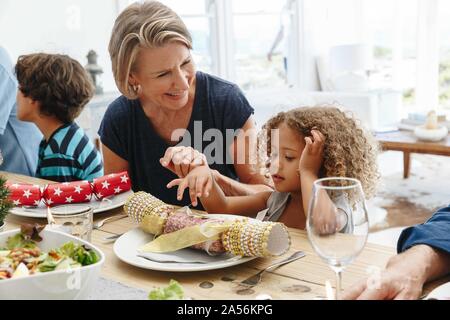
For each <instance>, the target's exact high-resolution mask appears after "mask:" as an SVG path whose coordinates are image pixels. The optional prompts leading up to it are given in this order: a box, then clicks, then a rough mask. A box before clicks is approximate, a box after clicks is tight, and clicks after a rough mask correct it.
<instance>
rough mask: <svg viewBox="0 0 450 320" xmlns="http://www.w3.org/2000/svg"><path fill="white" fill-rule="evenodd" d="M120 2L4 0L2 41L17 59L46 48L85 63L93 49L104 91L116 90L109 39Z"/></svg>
mask: <svg viewBox="0 0 450 320" xmlns="http://www.w3.org/2000/svg"><path fill="white" fill-rule="evenodd" d="M118 6H120V1H119V2H118V1H116V0H95V1H91V0H76V1H75V0H38V1H36V0H1V1H0V45H1V46H3V47H4V48H6V50H8V52H9V54H10V55H11V57H12V58H13V59H14V60H16V59H17V57H18V56H19V55H21V54H27V53H33V52H41V51H44V52H51V53H64V54H68V55H70V56H71V57H73V58H75V59H77V60H78V61H79V62H80V63H81V64H82V65H83V66H84V65H86V64H87V59H86V55H87V53H88V51H89V50H90V49H93V50H95V51H96V52H97V54H98V55H99V58H98V64H99V65H100V66H101V67H102V68H103V71H104V74H103V75H102V76H101V77H100V81H101V82H102V83H103V87H104V89H105V91H111V90H115V88H116V86H115V83H114V79H113V76H112V71H111V63H110V59H109V54H108V42H109V38H110V33H111V29H112V26H113V23H114V20H115V17H116V16H117V10H118Z"/></svg>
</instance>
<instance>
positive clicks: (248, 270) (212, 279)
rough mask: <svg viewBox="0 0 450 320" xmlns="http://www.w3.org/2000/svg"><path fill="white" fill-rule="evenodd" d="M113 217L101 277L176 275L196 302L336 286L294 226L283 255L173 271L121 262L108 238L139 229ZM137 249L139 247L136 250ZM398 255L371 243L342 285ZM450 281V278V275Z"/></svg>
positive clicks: (139, 281) (147, 279) (160, 278)
mask: <svg viewBox="0 0 450 320" xmlns="http://www.w3.org/2000/svg"><path fill="white" fill-rule="evenodd" d="M0 175H2V176H4V177H5V178H6V179H7V180H8V181H10V182H13V183H28V184H38V185H45V184H48V183H49V181H46V180H43V179H38V178H34V177H28V176H23V175H18V174H12V173H6V172H0ZM112 216H118V217H119V216H122V217H121V218H118V219H116V220H112V221H110V222H107V223H105V224H104V225H103V226H102V227H101V228H100V229H96V230H93V231H92V240H91V242H92V244H93V245H95V246H96V247H97V248H99V249H100V250H102V251H103V253H104V254H105V256H106V260H105V263H104V265H103V267H102V270H101V276H102V277H103V278H105V279H111V280H114V281H116V282H119V283H121V284H123V285H125V286H128V287H132V288H136V289H140V290H144V291H148V292H150V291H152V290H154V289H155V288H159V287H165V286H167V285H168V284H169V282H170V280H171V279H174V280H176V281H178V282H179V283H180V284H181V286H182V287H183V290H184V293H185V296H187V297H189V298H191V299H195V300H208V299H212V300H252V299H258V297H262V296H264V297H269V298H271V299H280V300H281V299H282V300H292V299H296V300H303V299H306V300H315V299H328V298H331V296H330V289H331V286H333V287H334V284H335V274H334V272H333V271H332V270H331V268H330V267H329V266H328V265H327V264H326V263H325V262H324V261H323V260H322V259H321V258H320V257H319V256H318V255H317V254H316V253H315V251H314V250H313V248H312V247H311V245H310V242H309V240H308V236H307V232H306V231H304V230H299V229H294V228H289V229H288V231H289V234H290V237H291V246H290V249H289V251H288V252H287V253H286V254H284V255H283V256H281V257H271V258H257V259H253V260H251V261H248V262H245V263H243V264H239V265H235V266H231V267H227V268H220V269H214V270H206V271H195V272H167V271H157V270H152V269H146V268H140V267H135V266H133V265H130V264H128V263H125V262H123V261H121V260H120V259H119V258H118V257H117V256H116V255H115V253H114V250H113V246H114V241H111V240H106V238H108V237H111V236H114V235H121V234H124V233H126V232H127V231H129V230H131V229H134V228H137V227H138V225H137V223H135V222H134V221H132V220H131V219H130V218H129V217H127V216H126V215H124V209H123V206H121V207H118V208H116V209H112V210H109V211H107V212H102V213H96V214H94V223H95V222H96V221H99V220H102V219H105V218H107V217H112ZM5 222H6V227H5V230H11V229H17V228H19V227H20V225H21V224H24V223H32V224H33V223H39V224H46V223H47V221H46V219H42V218H32V217H24V216H19V215H16V214H9V215H8V216H7V217H6V219H5ZM131 249H134V248H130V250H131ZM299 250H301V251H303V252H304V253H305V257H303V258H301V259H298V260H296V261H294V262H292V263H289V264H286V265H284V266H281V267H279V268H277V269H275V270H273V271H268V272H266V273H265V274H264V275H263V277H262V279H261V281H260V283H259V284H257V285H255V286H252V287H250V286H249V287H243V286H242V285H240V282H241V281H242V280H244V279H246V278H248V277H249V276H251V275H253V274H255V273H257V272H258V271H260V270H262V269H264V268H266V267H267V266H269V265H270V264H271V263H273V262H274V261H277V260H279V259H283V258H286V257H288V256H289V255H290V254H292V253H293V252H295V251H299ZM394 254H396V251H395V248H392V247H387V246H382V245H378V244H373V243H366V245H365V247H364V249H363V250H362V252H361V253H360V254H359V255H358V257H356V259H355V260H354V261H353V262H351V263H350V264H349V265H348V266H347V267H346V268H345V269H344V272H343V274H342V288H343V289H345V288H348V287H349V286H351V285H352V284H354V283H356V282H358V281H360V280H362V279H364V278H366V277H368V275H369V274H370V273H372V272H377V271H381V270H382V268H384V267H385V265H386V263H387V261H388V260H389V258H390V257H392V256H393V255H394ZM447 280H448V279H447ZM441 283H442V280H441V281H435V282H432V283H429V284H427V285H426V286H425V288H424V295H425V294H426V293H427V292H429V291H430V290H432V289H433V288H434V287H436V286H437V285H439V284H441Z"/></svg>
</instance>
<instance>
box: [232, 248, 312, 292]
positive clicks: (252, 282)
mask: <svg viewBox="0 0 450 320" xmlns="http://www.w3.org/2000/svg"><path fill="white" fill-rule="evenodd" d="M304 256H305V253H304V252H303V251H297V252H294V253H293V254H292V255H291V256H290V257H288V258H286V259H284V260H281V261H278V262H275V263H274V264H272V265H270V266H268V267H267V268H265V269H262V270H261V271H259V272H258V273H257V274H254V275H253V276H250V277H249V278H247V279H245V280H243V281H241V282H240V284H243V285H245V286H251V287H253V286H256V285H257V284H258V283H259V282H260V281H261V278H262V275H263V273H264V272H266V271H271V270H275V269H276V268H279V267H281V266H283V265H285V264H288V263H290V262H292V261H295V260H298V259H300V258H303V257H304Z"/></svg>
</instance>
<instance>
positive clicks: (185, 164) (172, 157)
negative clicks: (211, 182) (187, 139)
mask: <svg viewBox="0 0 450 320" xmlns="http://www.w3.org/2000/svg"><path fill="white" fill-rule="evenodd" d="M159 161H160V163H161V165H162V166H163V167H165V168H167V169H169V170H170V171H172V172H173V173H175V174H176V175H177V176H178V177H180V178H184V177H186V176H187V175H188V174H189V172H191V171H192V170H193V169H195V168H196V167H198V166H205V165H206V166H207V165H208V162H207V161H206V157H205V155H204V154H203V153H200V152H199V151H197V150H195V149H193V148H192V147H183V146H177V147H170V148H168V149H167V150H166V153H165V154H164V156H163V157H162V158H161V159H160V160H159Z"/></svg>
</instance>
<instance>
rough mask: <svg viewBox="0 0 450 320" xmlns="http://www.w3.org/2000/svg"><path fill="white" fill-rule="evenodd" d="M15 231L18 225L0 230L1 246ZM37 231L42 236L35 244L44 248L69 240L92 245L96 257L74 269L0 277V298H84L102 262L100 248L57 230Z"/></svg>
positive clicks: (98, 272) (103, 257)
mask: <svg viewBox="0 0 450 320" xmlns="http://www.w3.org/2000/svg"><path fill="white" fill-rule="evenodd" d="M18 232H20V230H19V229H17V230H11V231H6V232H2V233H0V247H5V244H6V240H7V239H8V237H10V236H13V235H15V234H16V233H18ZM40 235H41V237H42V238H43V240H42V241H41V242H39V243H38V246H39V248H40V249H41V250H43V251H45V252H48V251H49V250H51V249H55V248H59V247H60V246H61V245H63V244H64V243H66V242H68V241H72V242H74V243H79V244H83V245H85V246H86V247H87V248H90V249H93V250H94V251H95V252H96V253H97V255H98V257H99V261H98V262H96V263H94V264H91V265H88V266H84V267H81V268H79V269H75V270H58V271H50V272H45V273H38V274H35V275H31V276H28V277H23V278H15V279H7V280H0V300H3V299H5V300H6V299H8V300H16V299H27V300H30V299H36V300H73V299H86V298H87V297H88V295H89V293H90V292H91V290H92V289H93V288H94V286H95V284H96V282H97V279H98V278H99V276H100V271H101V267H102V265H103V263H104V262H105V255H104V254H103V252H101V251H100V250H99V249H98V248H97V247H95V246H93V245H92V244H90V243H89V242H86V241H83V240H81V239H79V238H75V237H73V236H71V235H69V234H66V233H62V232H59V231H54V230H47V229H44V230H43V231H42V232H41V233H40Z"/></svg>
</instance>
